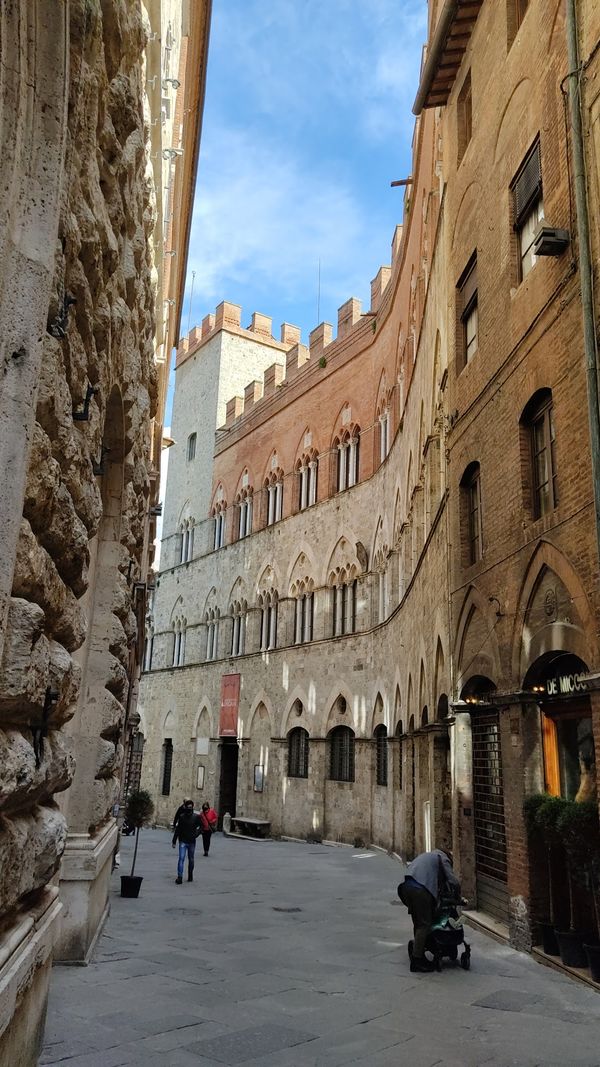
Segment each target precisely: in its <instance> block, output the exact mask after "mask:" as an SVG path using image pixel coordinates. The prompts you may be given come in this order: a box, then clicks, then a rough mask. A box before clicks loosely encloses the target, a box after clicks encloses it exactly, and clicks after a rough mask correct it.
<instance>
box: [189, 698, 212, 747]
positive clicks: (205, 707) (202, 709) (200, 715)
mask: <svg viewBox="0 0 600 1067" xmlns="http://www.w3.org/2000/svg"><path fill="white" fill-rule="evenodd" d="M201 721H202V722H207V723H208V731H207V733H206V734H200V736H201V737H212V736H213V733H214V731H213V722H214V714H213V711H212V708H211V703H210V700H209V698H208V697H207V696H206V695H205V696H203V697H202V699H201V700H199V702H198V711H197V712H196V717H195V719H194V726H193V728H192V740H193V739H194V738H196V737H198V736H199V735H198V729H199V727H200V725H201Z"/></svg>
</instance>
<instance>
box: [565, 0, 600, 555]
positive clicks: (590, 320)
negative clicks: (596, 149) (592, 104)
mask: <svg viewBox="0 0 600 1067" xmlns="http://www.w3.org/2000/svg"><path fill="white" fill-rule="evenodd" d="M567 55H568V62H569V73H568V74H567V77H566V79H565V81H568V83H569V110H570V117H571V142H572V150H573V185H574V188H575V207H576V215H577V222H576V226H577V243H578V245H579V277H580V283H581V313H582V318H583V347H584V353H585V362H586V374H587V387H588V388H587V394H588V417H589V424H590V445H591V454H592V481H593V484H594V510H595V513H596V539H597V543H598V553H599V556H600V407H599V405H598V347H597V343H596V323H595V317H594V298H593V281H592V257H591V251H590V220H589V212H588V201H587V184H586V174H585V156H584V148H583V123H582V118H581V81H580V78H581V69H580V63H579V43H578V39H577V0H567Z"/></svg>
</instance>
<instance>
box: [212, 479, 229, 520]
mask: <svg viewBox="0 0 600 1067" xmlns="http://www.w3.org/2000/svg"><path fill="white" fill-rule="evenodd" d="M222 511H227V492H226V490H225V486H224V485H223V482H222V481H218V482H217V484H216V486H215V488H214V490H213V494H212V499H211V505H210V514H211V515H212V516H213V517H214V516H215V515H218V514H220V513H221V512H222Z"/></svg>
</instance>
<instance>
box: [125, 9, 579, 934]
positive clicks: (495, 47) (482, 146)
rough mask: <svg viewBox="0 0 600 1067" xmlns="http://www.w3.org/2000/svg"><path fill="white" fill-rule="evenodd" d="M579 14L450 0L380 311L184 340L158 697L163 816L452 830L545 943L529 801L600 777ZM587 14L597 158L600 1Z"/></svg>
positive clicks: (153, 729) (501, 903)
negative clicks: (187, 807) (188, 810)
mask: <svg viewBox="0 0 600 1067" xmlns="http://www.w3.org/2000/svg"><path fill="white" fill-rule="evenodd" d="M572 6H573V5H567V8H565V5H564V4H563V3H556V4H551V5H548V4H544V3H542V2H541V0H530V2H529V3H523V2H520V3H519V2H517V0H506V2H503V3H497V4H492V3H485V2H481V3H469V4H466V3H461V2H458V3H446V4H441V3H438V4H431V5H430V40H429V45H428V51H427V56H426V59H425V62H424V65H423V71H422V79H421V84H420V86H419V91H418V95H417V100H416V104H415V111H416V113H417V115H418V117H417V119H416V123H415V134H414V139H413V168H412V175H411V177H410V179H409V181H408V184H407V185H406V189H405V193H404V218H403V225H402V227H399V228H398V229H397V231H396V234H395V235H394V240H393V243H392V255H391V262H390V266H385V267H382V268H381V270H380V271H379V273H378V275H377V278H376V279H375V280H374V282H373V283H372V301H371V307H370V309H369V310H368V311H367V312H364V313H362V312H361V308H360V306H359V302H358V301H356V300H354V299H352V300H349V301H347V302H346V303H345V304H343V305H342V307H341V308H340V310H339V316H338V330H337V336H336V338H335V339H333V337H332V333H333V331H332V327H331V326H330V325H328V324H327V323H321V324H320V325H319V326H318V327H317V328H316V329H315V330H314V331H313V332H312V334H311V336H310V339H309V344H308V346H307V347H306V348H305V347H303V346H302V344H301V343H300V339H299V337H298V335H297V332H295V331H294V330H293V328H291V327H289V326H287V325H285V326H284V327H283V328H282V334H281V341H278V342H276V341H274V339H273V338H272V336H271V324H270V320H268V319H266V318H265V317H264V316H258V315H255V316H254V318H253V322H252V326H251V328H250V329H249V330H243V329H242V328H241V325H240V323H241V319H240V311H239V309H238V308H236V307H235V306H233V305H230V304H222V305H220V307H219V308H218V309H217V316H216V319H213V318H212V316H209V317H207V319H206V320H205V323H204V324H203V328H202V330H198V331H195V332H193V334H192V335H191V336H190V338H188V339H187V340H186V341H185V342H184V343H183V344H182V345H181V346H180V349H179V352H178V359H177V381H176V394H175V408H174V419H173V433H174V436H175V439H176V444H175V445H174V446H173V450H172V454H171V457H170V469H169V483H168V487H167V499H166V519H165V531H164V542H163V550H164V553H165V554H164V556H163V558H162V560H161V573H160V578H159V581H158V582H157V591H156V594H155V599H154V604H153V611H152V628H153V629H152V639H151V642H150V643H149V646H148V659H147V662H146V666H147V672H146V673H145V674H144V676H143V679H142V689H141V700H140V704H141V728H142V729H143V731H144V735H145V738H146V750H145V753H146V754H145V763H144V771H143V776H144V780H145V782H146V784H147V785H148V787H149V788H151V789H152V791H153V792H154V794H155V797H156V801H157V807H158V812H159V818H160V819H161V820H162V821H164V822H168V821H169V820H170V818H171V817H172V815H173V812H174V809H175V807H176V806H177V804H179V803H180V801H181V798H182V796H183V795H187V794H190V795H191V796H193V797H194V798H195V799H200V797H202V796H205V795H207V796H208V797H209V798H210V799H211V800H213V801H214V802H215V804H216V805H217V806H219V810H220V812H221V814H223V813H224V811H226V810H228V811H229V812H230V813H233V811H234V809H235V811H236V812H237V813H238V814H246V815H254V816H262V817H265V818H268V819H269V820H270V821H271V825H272V829H273V831H274V832H275V833H279V834H287V835H292V836H298V837H313V838H316V839H323V838H327V839H337V840H344V841H350V842H352V841H363V842H374V843H376V844H379V845H382V846H384V847H386V848H390V849H393V850H395V851H398V852H400V853H402V855H404V856H410V855H412V854H414V853H415V852H417V851H420V850H422V849H424V848H427V847H429V846H430V845H433V844H437V845H442V846H443V845H446V846H449V845H450V844H452V845H453V848H454V853H455V863H456V866H457V867H458V870H459V873H460V875H461V878H462V881H463V886H464V891H465V893H466V895H467V896H469V897H471V898H472V899H473V900H474V901H475V902H476V906H477V907H478V909H479V910H480V911H481V912H483V913H486V914H488V915H490V916H492V917H494V918H495V919H496V920H497V921H499V922H501V923H503V924H504V925H505V926H506V928H507V930H508V933H509V936H510V937H511V939H512V941H513V943H514V944H516V945H518V946H520V947H529V946H530V945H531V938H532V925H533V921H534V919H535V918H536V917H538V918H539V915H538V916H536V915H535V914H534V911H533V910H532V900H533V894H532V883H533V881H534V879H535V872H534V871H533V869H532V862H531V856H530V849H529V846H528V842H527V838H526V833H525V826H524V821H523V801H524V799H525V797H526V796H528V795H530V794H532V793H535V792H539V791H540V790H542V789H544V788H545V789H547V790H549V791H550V792H554V793H561V794H562V795H564V796H567V797H569V798H571V799H574V798H575V797H578V798H580V799H581V798H582V797H583V796H584V794H585V795H586V796H587V797H588V798H592V797H594V798H595V797H596V787H595V759H594V739H595V743H596V746H597V745H598V743H599V742H600V736H599V730H600V717H599V716H600V712H599V709H598V707H597V699H598V698H597V695H596V691H595V689H594V684H595V683H594V677H593V676H594V674H595V673H596V672H597V671H598V668H599V666H600V657H599V650H598V617H599V609H600V603H599V602H598V543H597V536H596V524H595V513H596V509H597V507H598V500H597V499H595V496H594V478H593V464H592V450H591V446H590V436H589V432H588V418H587V410H588V394H589V377H588V376H587V373H586V360H587V356H586V349H585V343H584V332H585V331H584V327H583V326H582V297H581V290H582V271H583V268H582V266H581V255H580V247H579V234H580V223H581V219H580V217H579V215H578V213H577V211H576V204H575V197H574V163H573V153H574V146H573V142H574V136H575V135H574V133H573V130H572V129H571V126H570V123H569V120H568V117H567V118H566V117H565V116H568V114H569V112H568V93H569V90H570V89H571V90H572V87H573V79H569V78H566V75H567V74H568V73H569V70H570V69H572V67H570V58H569V53H568V48H567V40H568V32H567V31H568V21H569V19H570V17H571V14H572V10H571V9H572ZM576 6H577V7H578V9H579V12H578V13H579V16H580V24H579V30H578V33H579V46H580V50H581V57H582V60H581V62H582V64H583V69H584V70H585V71H586V72H587V76H586V79H584V81H583V85H584V88H583V90H582V92H583V94H584V98H583V107H582V110H583V116H584V129H585V133H586V136H585V139H584V141H585V151H586V153H587V157H586V158H587V164H588V168H589V173H590V176H593V175H597V173H598V145H599V139H598V106H597V103H596V98H595V97H594V91H593V85H594V75H595V73H596V68H597V63H598V60H597V51H596V46H597V41H598V37H599V31H600V19H599V16H598V14H597V13H596V11H595V9H594V6H593V5H591V4H588V3H582V4H579V5H576ZM588 57H589V58H588ZM565 79H566V80H565ZM588 194H589V199H590V202H591V204H592V217H593V219H594V221H593V224H592V232H591V236H590V241H591V247H592V254H593V259H594V262H595V263H597V262H598V237H599V235H598V228H597V226H598V223H597V220H598V217H599V216H598V188H597V183H596V184H595V185H594V181H593V180H592V177H590V182H589V185H588ZM540 227H545V228H546V229H545V230H544V229H542V230H541V231H540ZM540 234H541V236H540ZM534 241H537V243H536V244H535V245H534ZM544 242H545V243H544ZM257 338H259V339H260V341H259V344H258V346H257V341H256V339H257ZM217 349H218V350H219V352H220V353H221V361H220V363H218V364H217V363H215V362H214V355H213V353H214V352H215V351H216V350H217ZM259 350H260V358H259V359H258V360H256V355H257V352H258V351H259ZM246 351H247V352H248V362H247V363H246V362H245V363H244V364H243V365H242V366H241V367H240V359H239V358H238V354H239V353H240V352H244V353H245V352H246ZM245 358H246V357H245V356H244V359H245ZM211 361H212V362H211ZM259 364H261V366H259ZM246 369H247V373H246V374H245V375H244V371H245V370H246ZM250 379H252V380H250ZM209 381H210V382H211V388H212V389H213V400H212V401H211V404H212V407H211V408H210V425H209V426H208V428H207V427H206V423H205V421H204V418H205V415H206V407H205V409H204V412H203V419H202V420H200V418H199V416H198V410H197V408H196V403H195V398H196V397H198V398H199V397H200V395H201V390H204V392H203V393H202V396H203V398H204V400H203V402H204V403H205V404H206V389H207V388H208V386H207V383H208V382H209ZM227 386H229V387H230V389H229V392H227ZM217 394H218V396H217ZM227 401H229V402H228V403H226V402H227ZM596 418H597V409H596ZM215 429H216V430H217V432H216V437H215V438H214V440H213V439H212V434H213V430H215ZM207 434H208V436H207ZM194 435H196V436H194ZM192 438H193V442H194V443H193V446H192V443H191V442H192ZM200 443H201V449H200V452H199V451H197V450H196V449H197V447H198V446H199V445H200ZM200 485H202V491H201V492H200V490H199V488H198V487H199V486H200ZM209 487H210V488H209ZM232 702H233V703H232ZM232 706H233V710H234V712H235V714H234V721H233V725H232V721H231V716H230V712H231V707H232Z"/></svg>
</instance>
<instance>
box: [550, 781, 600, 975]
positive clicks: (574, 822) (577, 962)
mask: <svg viewBox="0 0 600 1067" xmlns="http://www.w3.org/2000/svg"><path fill="white" fill-rule="evenodd" d="M594 807H595V806H594V805H593V804H590V803H589V802H584V803H581V804H579V803H577V801H575V800H565V801H564V807H563V810H562V812H561V813H560V815H559V816H558V819H557V821H556V829H557V831H558V833H559V834H560V837H561V840H562V843H563V845H564V848H565V853H566V857H567V884H568V886H569V917H570V922H569V929H568V930H562V931H561V930H557V931H556V936H557V937H558V943H559V945H560V958H561V960H562V961H563V963H564V964H565V965H566V966H567V967H587V965H588V960H587V956H586V954H585V951H584V948H583V944H584V941H585V937H584V936H583V934H581V933H580V932H579V931H577V930H576V929H575V908H574V892H573V890H574V883H575V879H576V877H577V874H578V873H580V872H581V871H582V870H585V869H586V868H587V867H588V865H589V863H590V844H589V843H588V835H589V833H590V826H591V819H590V816H591V813H592V812H591V809H593V808H594ZM592 818H593V816H592ZM596 820H597V813H596Z"/></svg>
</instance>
